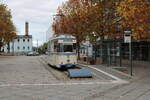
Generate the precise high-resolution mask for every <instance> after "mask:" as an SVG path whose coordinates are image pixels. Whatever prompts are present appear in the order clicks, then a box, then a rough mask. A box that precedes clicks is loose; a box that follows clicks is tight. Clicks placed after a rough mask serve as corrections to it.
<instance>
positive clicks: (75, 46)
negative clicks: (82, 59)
mask: <svg viewBox="0 0 150 100" xmlns="http://www.w3.org/2000/svg"><path fill="white" fill-rule="evenodd" d="M76 48H77V45H76V43H74V44H73V52H76Z"/></svg>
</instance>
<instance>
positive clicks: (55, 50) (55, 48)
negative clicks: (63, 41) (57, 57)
mask: <svg viewBox="0 0 150 100" xmlns="http://www.w3.org/2000/svg"><path fill="white" fill-rule="evenodd" d="M54 52H57V45H56V44H55V45H54Z"/></svg>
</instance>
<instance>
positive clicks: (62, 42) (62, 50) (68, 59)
mask: <svg viewBox="0 0 150 100" xmlns="http://www.w3.org/2000/svg"><path fill="white" fill-rule="evenodd" d="M48 63H49V64H50V65H52V66H54V67H57V68H60V69H69V68H74V67H76V64H77V53H76V38H75V37H74V36H72V35H69V34H60V35H54V36H53V37H51V38H50V40H49V41H48Z"/></svg>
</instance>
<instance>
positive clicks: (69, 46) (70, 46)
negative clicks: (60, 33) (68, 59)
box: [64, 45, 73, 52]
mask: <svg viewBox="0 0 150 100" xmlns="http://www.w3.org/2000/svg"><path fill="white" fill-rule="evenodd" d="M64 52H73V46H72V45H64Z"/></svg>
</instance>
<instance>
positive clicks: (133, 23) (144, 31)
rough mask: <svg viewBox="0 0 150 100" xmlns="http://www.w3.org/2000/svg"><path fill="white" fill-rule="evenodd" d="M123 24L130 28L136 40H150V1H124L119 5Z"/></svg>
mask: <svg viewBox="0 0 150 100" xmlns="http://www.w3.org/2000/svg"><path fill="white" fill-rule="evenodd" d="M117 11H118V14H119V15H120V16H121V17H122V18H123V20H122V21H121V24H122V26H123V27H125V28H127V27H128V28H130V30H131V31H132V34H133V37H134V39H143V38H150V1H149V0H123V1H122V2H120V3H119V4H118V9H117Z"/></svg>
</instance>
